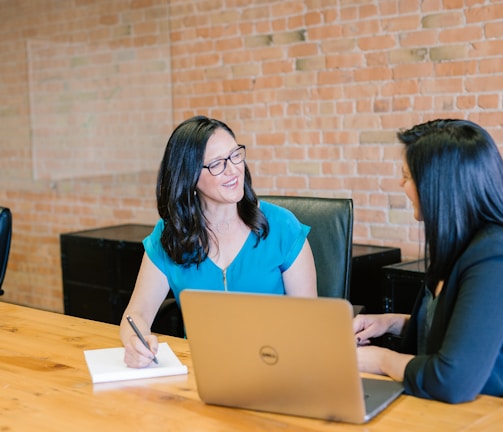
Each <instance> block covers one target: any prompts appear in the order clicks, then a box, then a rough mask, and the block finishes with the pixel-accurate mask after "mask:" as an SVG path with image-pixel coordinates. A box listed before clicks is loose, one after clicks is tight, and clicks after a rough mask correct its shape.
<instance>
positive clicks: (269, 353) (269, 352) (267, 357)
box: [259, 345, 279, 366]
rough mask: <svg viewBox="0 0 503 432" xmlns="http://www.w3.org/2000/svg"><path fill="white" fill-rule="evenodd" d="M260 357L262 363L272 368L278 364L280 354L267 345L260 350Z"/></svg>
mask: <svg viewBox="0 0 503 432" xmlns="http://www.w3.org/2000/svg"><path fill="white" fill-rule="evenodd" d="M259 355H260V358H261V359H262V361H263V362H264V363H265V364H267V365H270V366H272V365H275V364H276V363H277V362H278V358H279V357H278V353H277V352H276V350H275V349H274V348H273V347H271V346H268V345H265V346H263V347H262V348H260V351H259Z"/></svg>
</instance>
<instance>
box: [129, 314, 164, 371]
mask: <svg viewBox="0 0 503 432" xmlns="http://www.w3.org/2000/svg"><path fill="white" fill-rule="evenodd" d="M126 319H127V321H128V323H129V325H130V326H131V328H132V329H133V330H134V332H135V333H136V336H138V338H139V339H140V341H141V343H142V344H143V345H144V346H145V347H146V348H147V349H148V350H150V346H149V344H148V342H147V341H146V340H145V338H144V337H143V335H142V334H141V332H140V330H139V329H138V327H136V324H135V323H134V321H133V318H131V317H130V316H129V315H127V316H126ZM152 354H154V353H153V352H152ZM153 360H154V363H155V364H159V361H158V360H157V357H156V356H155V354H154V358H153Z"/></svg>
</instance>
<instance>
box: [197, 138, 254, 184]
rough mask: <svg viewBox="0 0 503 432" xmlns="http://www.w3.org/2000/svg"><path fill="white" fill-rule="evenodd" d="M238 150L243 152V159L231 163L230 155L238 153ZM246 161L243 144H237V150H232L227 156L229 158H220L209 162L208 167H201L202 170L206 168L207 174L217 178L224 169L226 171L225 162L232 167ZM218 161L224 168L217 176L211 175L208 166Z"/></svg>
mask: <svg viewBox="0 0 503 432" xmlns="http://www.w3.org/2000/svg"><path fill="white" fill-rule="evenodd" d="M240 150H244V156H243V159H242V160H240V161H239V162H237V163H234V162H232V155H233V154H234V153H236V152H237V151H240ZM245 159H246V146H245V145H244V144H239V145H238V146H237V148H235V149H234V150H232V151H231V152H230V154H229V156H227V157H226V158H221V159H215V160H214V161H211V163H210V164H208V165H203V168H206V169H207V170H208V172H209V173H210V174H211V175H212V176H213V177H216V176H219V175H220V174H222V173H223V172H224V171H225V170H226V169H227V162H228V161H230V162H231V163H232V164H233V165H238V164H240V163H241V162H244V161H245ZM220 161H223V163H224V168H223V169H222V171H220V172H219V173H218V174H213V173H212V172H211V169H210V165H211V164H213V163H215V162H220Z"/></svg>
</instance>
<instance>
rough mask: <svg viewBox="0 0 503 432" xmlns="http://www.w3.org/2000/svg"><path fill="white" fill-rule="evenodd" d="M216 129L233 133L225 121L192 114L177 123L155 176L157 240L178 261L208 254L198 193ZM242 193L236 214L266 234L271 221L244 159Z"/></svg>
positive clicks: (186, 261) (262, 236)
mask: <svg viewBox="0 0 503 432" xmlns="http://www.w3.org/2000/svg"><path fill="white" fill-rule="evenodd" d="M217 129H223V130H225V131H226V132H228V133H229V134H230V135H231V136H232V137H233V138H234V139H235V135H234V132H233V131H232V130H231V129H230V128H229V126H227V125H226V124H225V123H223V122H221V121H219V120H215V119H210V118H208V117H204V116H196V117H192V118H189V119H188V120H185V121H184V122H183V123H181V124H180V125H178V126H177V127H176V128H175V130H174V131H173V133H172V134H171V137H170V138H169V140H168V143H167V145H166V149H165V151H164V156H163V159H162V162H161V166H160V168H159V174H158V177H157V188H156V196H157V210H158V212H159V215H160V217H161V218H162V219H163V220H164V224H165V226H164V230H163V232H162V236H161V244H162V246H163V248H164V250H165V251H166V253H167V254H168V256H169V257H170V258H171V259H172V260H173V261H174V262H176V263H177V264H183V265H186V266H189V265H191V264H199V263H201V262H202V261H204V260H205V259H206V257H207V255H208V252H209V247H210V232H209V228H208V226H207V223H206V219H205V217H204V214H203V211H202V209H201V203H200V201H199V197H198V196H197V194H196V193H195V192H196V185H197V181H198V180H199V176H200V174H201V170H202V166H203V159H204V153H205V150H206V144H207V143H208V140H209V138H210V137H211V136H212V135H213V134H214V133H215V131H216V130H217ZM243 163H244V164H245V171H244V197H243V199H242V200H241V201H240V202H239V203H238V204H237V208H238V214H239V217H240V218H241V219H242V220H243V222H244V223H245V224H246V225H247V226H248V227H249V228H250V229H251V230H252V232H253V233H254V234H255V235H256V237H257V244H258V242H259V241H260V239H265V238H266V237H267V235H268V233H269V224H268V223H267V219H266V218H265V216H264V214H263V213H262V211H261V210H260V209H259V208H258V205H257V204H258V201H257V195H256V194H255V192H254V190H253V188H252V180H251V174H250V170H249V169H248V165H247V164H246V161H244V162H243Z"/></svg>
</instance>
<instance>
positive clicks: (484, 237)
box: [462, 223, 503, 261]
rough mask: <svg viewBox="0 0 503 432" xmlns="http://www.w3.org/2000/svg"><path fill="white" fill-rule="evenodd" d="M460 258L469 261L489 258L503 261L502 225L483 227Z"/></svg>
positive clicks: (491, 224)
mask: <svg viewBox="0 0 503 432" xmlns="http://www.w3.org/2000/svg"><path fill="white" fill-rule="evenodd" d="M462 257H463V258H464V260H469V261H471V260H477V261H478V260H480V259H487V258H491V257H499V259H503V225H498V224H493V223H490V224H486V225H484V226H483V227H482V228H481V229H480V230H478V231H477V233H476V234H475V235H474V236H473V239H472V241H471V242H470V244H469V245H468V247H467V248H466V250H465V252H464V253H463V255H462Z"/></svg>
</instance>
